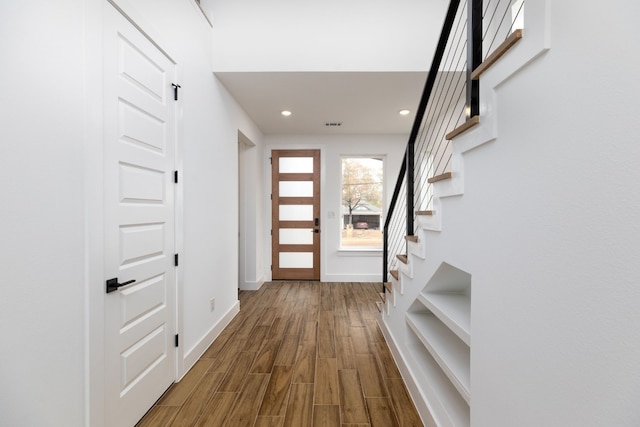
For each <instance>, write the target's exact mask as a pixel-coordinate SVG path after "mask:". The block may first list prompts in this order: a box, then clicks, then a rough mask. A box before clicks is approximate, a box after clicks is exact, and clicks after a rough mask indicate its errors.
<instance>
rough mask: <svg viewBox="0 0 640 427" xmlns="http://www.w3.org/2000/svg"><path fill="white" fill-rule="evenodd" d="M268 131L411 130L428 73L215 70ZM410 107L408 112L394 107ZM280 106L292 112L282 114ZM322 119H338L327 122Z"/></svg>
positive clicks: (376, 131)
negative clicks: (404, 113) (406, 114)
mask: <svg viewBox="0 0 640 427" xmlns="http://www.w3.org/2000/svg"><path fill="white" fill-rule="evenodd" d="M216 75H217V76H218V78H219V79H220V81H221V82H222V84H223V85H224V86H225V87H226V88H227V90H228V91H229V92H230V93H231V95H232V96H233V97H234V98H235V99H236V101H237V102H238V103H239V104H240V105H241V107H242V108H243V109H244V110H245V111H246V112H247V114H248V115H249V116H250V117H251V119H252V120H253V121H254V122H255V123H256V125H257V126H258V127H259V128H260V130H261V131H262V132H263V133H264V134H266V135H269V134H409V132H410V131H411V126H412V124H413V118H414V114H415V110H416V108H417V106H418V103H419V101H420V95H421V94H422V89H423V87H424V83H425V80H426V78H427V73H426V72H217V73H216ZM402 109H409V110H411V113H410V114H409V115H408V116H401V115H399V114H398V111H400V110H402ZM282 110H289V111H291V112H292V115H291V116H289V117H284V116H282V115H281V114H280V112H281V111H282ZM326 123H341V125H340V126H331V127H328V126H326V125H325V124H326Z"/></svg>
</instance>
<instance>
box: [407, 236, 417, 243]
mask: <svg viewBox="0 0 640 427" xmlns="http://www.w3.org/2000/svg"><path fill="white" fill-rule="evenodd" d="M404 238H405V239H406V240H407V241H408V242H413V243H418V236H404Z"/></svg>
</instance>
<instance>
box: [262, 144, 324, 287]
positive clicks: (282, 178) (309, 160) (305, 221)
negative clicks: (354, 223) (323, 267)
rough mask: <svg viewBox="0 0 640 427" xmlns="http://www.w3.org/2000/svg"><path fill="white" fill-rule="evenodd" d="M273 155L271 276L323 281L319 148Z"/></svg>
mask: <svg viewBox="0 0 640 427" xmlns="http://www.w3.org/2000/svg"><path fill="white" fill-rule="evenodd" d="M271 156H272V157H271V186H272V188H271V199H272V202H271V208H272V209H271V216H272V219H271V221H272V230H271V233H272V237H271V241H272V245H271V250H272V252H271V256H272V260H271V262H272V265H271V270H272V272H271V276H272V278H273V280H320V150H273V151H272V152H271Z"/></svg>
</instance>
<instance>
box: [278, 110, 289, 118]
mask: <svg viewBox="0 0 640 427" xmlns="http://www.w3.org/2000/svg"><path fill="white" fill-rule="evenodd" d="M280 114H282V115H283V116H285V117H289V116H290V115H291V111H289V110H282V111H281V112H280Z"/></svg>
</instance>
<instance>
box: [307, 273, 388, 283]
mask: <svg viewBox="0 0 640 427" xmlns="http://www.w3.org/2000/svg"><path fill="white" fill-rule="evenodd" d="M320 280H321V281H323V282H374V283H381V282H382V274H325V275H324V276H322V277H321V278H320Z"/></svg>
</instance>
